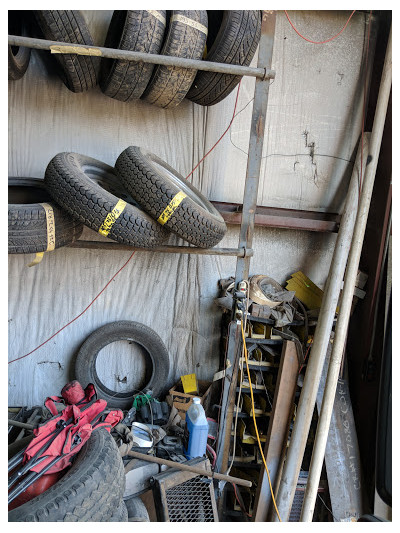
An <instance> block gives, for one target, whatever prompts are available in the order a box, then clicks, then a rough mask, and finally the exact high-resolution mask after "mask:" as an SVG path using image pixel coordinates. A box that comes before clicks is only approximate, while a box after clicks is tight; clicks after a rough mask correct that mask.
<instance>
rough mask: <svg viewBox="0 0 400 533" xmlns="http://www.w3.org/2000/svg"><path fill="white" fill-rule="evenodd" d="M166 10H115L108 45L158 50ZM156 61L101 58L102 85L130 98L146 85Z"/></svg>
mask: <svg viewBox="0 0 400 533" xmlns="http://www.w3.org/2000/svg"><path fill="white" fill-rule="evenodd" d="M165 17H166V11H114V14H113V16H112V19H111V22H110V26H109V28H108V33H107V37H106V41H105V43H104V46H105V47H106V48H119V49H121V50H131V51H133V52H147V53H149V54H158V53H159V52H160V49H161V45H162V41H163V37H164V32H165ZM153 70H154V65H152V64H151V63H144V62H143V61H123V60H120V59H107V58H103V59H102V60H101V70H100V88H101V90H102V91H103V93H104V94H106V95H107V96H109V97H110V98H115V99H116V100H121V101H122V102H130V101H131V100H134V99H136V98H140V97H141V96H142V94H143V92H144V90H145V89H146V86H147V84H148V82H149V80H150V77H151V74H152V72H153Z"/></svg>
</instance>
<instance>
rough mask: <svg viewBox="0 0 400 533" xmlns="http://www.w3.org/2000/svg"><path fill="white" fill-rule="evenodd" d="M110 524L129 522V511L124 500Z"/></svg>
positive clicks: (111, 518) (112, 516) (114, 513)
mask: <svg viewBox="0 0 400 533" xmlns="http://www.w3.org/2000/svg"><path fill="white" fill-rule="evenodd" d="M108 522H128V509H127V508H126V505H125V503H124V501H123V500H121V501H120V504H119V506H118V507H117V509H116V510H115V511H114V512H113V514H112V515H111V517H110V520H108Z"/></svg>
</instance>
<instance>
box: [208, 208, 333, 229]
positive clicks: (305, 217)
mask: <svg viewBox="0 0 400 533" xmlns="http://www.w3.org/2000/svg"><path fill="white" fill-rule="evenodd" d="M211 203H212V204H213V205H214V207H215V208H216V209H218V211H219V212H220V213H221V215H222V217H223V219H224V220H225V222H226V223H227V224H241V223H242V210H243V205H242V204H235V203H228V202H211ZM340 218H341V216H340V215H338V214H336V213H322V212H319V211H305V210H301V209H284V208H281V207H266V206H260V205H258V206H256V211H255V220H254V225H255V226H265V227H268V228H281V229H295V230H305V231H318V232H329V233H337V232H338V231H339V224H340Z"/></svg>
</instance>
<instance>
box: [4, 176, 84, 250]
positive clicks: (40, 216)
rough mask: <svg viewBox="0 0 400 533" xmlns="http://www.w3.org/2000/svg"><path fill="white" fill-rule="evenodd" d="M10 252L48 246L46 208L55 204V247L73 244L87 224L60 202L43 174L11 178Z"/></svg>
mask: <svg viewBox="0 0 400 533" xmlns="http://www.w3.org/2000/svg"><path fill="white" fill-rule="evenodd" d="M8 196H9V201H11V202H13V203H9V204H8V253H9V254H28V253H37V252H45V251H46V250H47V219H46V211H45V209H44V207H43V206H42V205H40V204H41V203H48V204H49V205H50V206H51V207H52V208H53V213H54V221H55V248H61V247H62V246H66V245H68V244H71V243H72V242H74V241H76V240H77V239H79V237H80V236H81V233H82V230H83V226H82V224H81V223H80V222H78V221H77V220H74V219H73V218H72V217H71V216H70V215H69V214H68V213H67V212H66V211H64V210H63V209H61V207H60V206H59V205H58V204H56V203H55V202H54V201H53V200H52V199H51V196H50V195H49V193H48V192H47V191H46V188H45V185H44V181H43V180H41V179H39V178H8Z"/></svg>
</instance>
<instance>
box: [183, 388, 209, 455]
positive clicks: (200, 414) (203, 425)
mask: <svg viewBox="0 0 400 533" xmlns="http://www.w3.org/2000/svg"><path fill="white" fill-rule="evenodd" d="M186 432H187V433H186V436H187V439H188V441H187V449H186V450H185V456H186V457H187V459H193V458H194V457H202V456H203V455H205V453H206V446H207V437H208V422H207V417H206V413H205V411H204V409H203V406H202V405H201V403H200V398H193V403H192V405H191V406H190V407H189V409H188V410H187V413H186Z"/></svg>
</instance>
